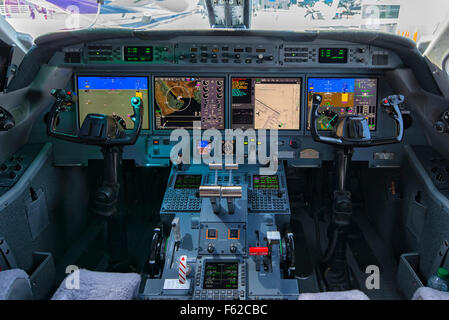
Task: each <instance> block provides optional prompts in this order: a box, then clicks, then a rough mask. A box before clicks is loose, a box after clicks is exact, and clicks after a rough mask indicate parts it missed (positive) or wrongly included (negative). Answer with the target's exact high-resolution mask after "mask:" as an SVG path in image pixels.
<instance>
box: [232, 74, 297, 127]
mask: <svg viewBox="0 0 449 320" xmlns="http://www.w3.org/2000/svg"><path fill="white" fill-rule="evenodd" d="M300 113H301V78H233V79H232V128H233V129H239V128H241V129H278V130H298V129H299V128H300Z"/></svg>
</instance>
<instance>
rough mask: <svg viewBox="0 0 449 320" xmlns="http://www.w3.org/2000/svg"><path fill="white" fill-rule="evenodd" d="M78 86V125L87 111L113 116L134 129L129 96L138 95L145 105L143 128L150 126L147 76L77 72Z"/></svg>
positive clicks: (126, 127) (127, 127) (125, 125)
mask: <svg viewBox="0 0 449 320" xmlns="http://www.w3.org/2000/svg"><path fill="white" fill-rule="evenodd" d="M77 86H78V116H79V125H80V126H81V124H82V123H83V121H84V119H85V118H86V116H87V115H88V114H89V113H98V114H105V115H110V116H113V117H115V118H116V119H117V120H118V121H119V122H120V123H121V124H122V125H123V126H124V127H125V129H133V128H134V122H133V121H132V120H131V116H132V115H133V114H134V111H133V108H132V107H131V98H132V97H139V98H141V99H142V105H143V108H144V112H143V114H144V117H143V123H142V129H149V121H148V116H147V115H148V113H147V111H148V78H147V77H92V76H78V82H77Z"/></svg>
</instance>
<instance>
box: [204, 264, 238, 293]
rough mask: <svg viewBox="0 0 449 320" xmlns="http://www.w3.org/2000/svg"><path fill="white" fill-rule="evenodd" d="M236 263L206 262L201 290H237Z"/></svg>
mask: <svg viewBox="0 0 449 320" xmlns="http://www.w3.org/2000/svg"><path fill="white" fill-rule="evenodd" d="M238 268H239V264H238V262H206V268H205V270H204V283H203V289H237V288H238V275H239V269H238Z"/></svg>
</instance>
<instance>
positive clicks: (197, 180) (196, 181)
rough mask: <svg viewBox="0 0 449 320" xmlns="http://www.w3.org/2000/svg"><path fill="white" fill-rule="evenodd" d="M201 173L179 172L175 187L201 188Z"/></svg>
mask: <svg viewBox="0 0 449 320" xmlns="http://www.w3.org/2000/svg"><path fill="white" fill-rule="evenodd" d="M201 178H202V176H201V175H200V174H178V175H177V176H176V181H175V186H174V188H175V189H199V187H200V185H201Z"/></svg>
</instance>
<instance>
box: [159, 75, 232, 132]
mask: <svg viewBox="0 0 449 320" xmlns="http://www.w3.org/2000/svg"><path fill="white" fill-rule="evenodd" d="M224 82H225V81H224V78H204V77H196V78H195V77H155V79H154V114H155V127H156V129H157V130H163V129H177V128H186V129H191V128H193V126H194V121H200V122H201V129H211V128H214V129H224V118H225V117H224V108H225V106H224V90H225V89H224Z"/></svg>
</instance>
